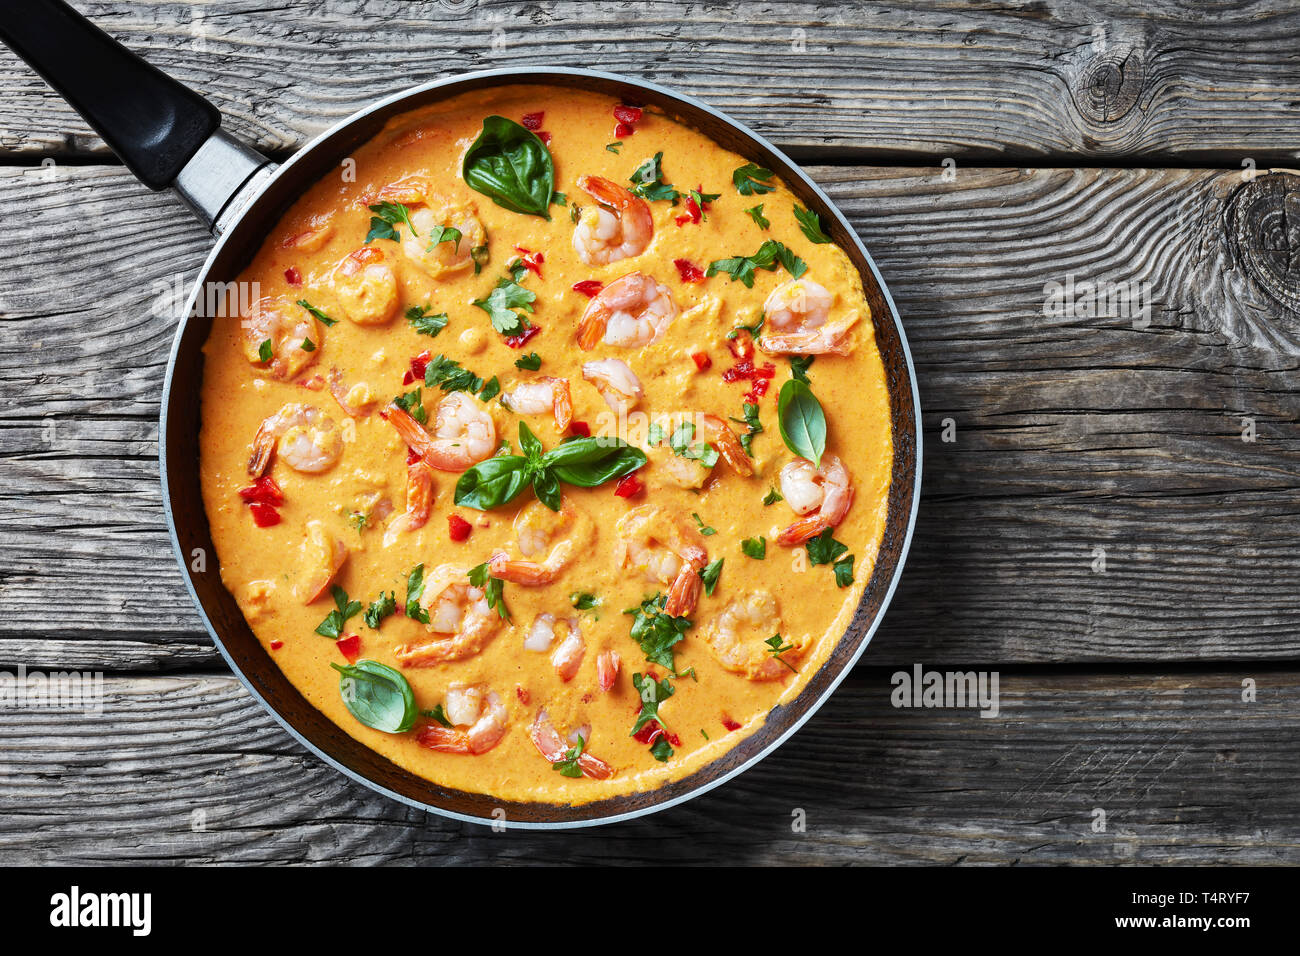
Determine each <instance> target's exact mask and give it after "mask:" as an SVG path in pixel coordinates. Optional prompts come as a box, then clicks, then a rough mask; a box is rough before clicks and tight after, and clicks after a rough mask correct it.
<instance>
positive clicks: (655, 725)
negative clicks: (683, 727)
mask: <svg viewBox="0 0 1300 956" xmlns="http://www.w3.org/2000/svg"><path fill="white" fill-rule="evenodd" d="M660 737H667V738H668V742H669V743H670V744H672V745H673V746H674V747H680V746H681V745H682V741H681V738H680V737H678V736H677V735H676V734H674V733H669V732H668V731H666V730H664V729H663V727H661V726H660V725H659V721H657V720H649V721H646V723H645V726H643V727H642V728H641V729H640V730H638V731H637V732H636V733H635V734H633V735H632V739H633V740H635V741H637V742H638V743H643V744H653V743H654V742H655V741H656V740H658V739H659V738H660Z"/></svg>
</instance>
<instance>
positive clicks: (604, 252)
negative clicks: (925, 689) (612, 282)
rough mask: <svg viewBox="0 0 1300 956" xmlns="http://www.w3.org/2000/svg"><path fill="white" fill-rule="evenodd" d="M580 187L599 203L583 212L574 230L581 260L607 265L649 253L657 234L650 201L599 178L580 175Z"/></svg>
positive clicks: (591, 264) (574, 238) (589, 263)
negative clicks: (647, 251)
mask: <svg viewBox="0 0 1300 956" xmlns="http://www.w3.org/2000/svg"><path fill="white" fill-rule="evenodd" d="M578 188H579V189H581V190H582V191H583V192H585V193H586V194H587V195H588V196H590V197H591V198H592V199H594V200H596V203H597V205H595V206H588V207H587V208H586V209H584V210H583V212H582V216H581V217H580V218H579V220H578V225H577V228H575V229H574V230H573V248H574V249H575V250H576V251H577V253H578V258H580V259H581V260H582V261H583V262H585V263H586V264H587V265H589V266H605V265H609V264H610V263H611V262H618V261H619V260H620V259H627V258H629V257H630V256H639V255H640V254H641V253H643V252H645V251H646V249H647V247H649V245H650V240H651V239H653V238H654V234H655V221H654V216H652V215H651V213H650V204H649V203H648V202H646V201H645V200H644V199H642V198H641V197H640V196H636V195H633V194H632V193H631V192H629V191H628V190H626V189H624V188H623V187H622V186H620V185H619V184H618V183H615V182H611V181H610V180H608V179H604V178H602V177H600V176H579V177H578Z"/></svg>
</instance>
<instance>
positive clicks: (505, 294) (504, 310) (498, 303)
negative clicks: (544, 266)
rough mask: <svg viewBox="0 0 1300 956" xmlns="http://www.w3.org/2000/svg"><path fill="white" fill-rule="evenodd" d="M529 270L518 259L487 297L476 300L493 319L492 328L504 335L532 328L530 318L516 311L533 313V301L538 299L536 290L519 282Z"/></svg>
mask: <svg viewBox="0 0 1300 956" xmlns="http://www.w3.org/2000/svg"><path fill="white" fill-rule="evenodd" d="M527 271H528V270H527V269H526V268H525V266H524V264H523V263H522V262H518V261H516V262H515V264H514V265H512V266H511V267H510V273H509V274H508V275H505V276H502V277H501V278H500V279H498V280H497V284H496V286H494V287H493V289H492V291H491V292H489V293H488V297H487V298H486V299H475V300H474V304H475V305H476V306H478V307H479V308H480V309H482V310H483V311H484V312H486V313H487V314H488V317H489V318H490V319H491V320H492V328H494V329H496V330H497V331H498V332H499V333H501V334H502V335H505V336H511V335H519V334H521V333H522V332H526V331H527V330H528V329H530V328H532V325H531V324H530V323H529V322H528V320H527V319H526V318H524V317H523V315H522V314H520V313H519V312H517V311H515V310H516V309H523V310H524V312H530V313H531V312H532V311H533V303H534V302H536V301H537V293H536V292H533V291H532V290H530V289H525V288H524V287H523V286H521V285H520V284H519V280H520V279H522V278H523V276H524V273H525V272H527Z"/></svg>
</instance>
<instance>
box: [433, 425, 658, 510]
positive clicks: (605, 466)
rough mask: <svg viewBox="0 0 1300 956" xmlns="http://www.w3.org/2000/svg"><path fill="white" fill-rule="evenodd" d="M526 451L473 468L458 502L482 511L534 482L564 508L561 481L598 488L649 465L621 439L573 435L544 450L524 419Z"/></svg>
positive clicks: (459, 486) (547, 501)
mask: <svg viewBox="0 0 1300 956" xmlns="http://www.w3.org/2000/svg"><path fill="white" fill-rule="evenodd" d="M519 447H520V450H521V451H522V452H523V454H522V455H494V456H493V457H491V458H487V459H484V460H483V461H481V462H479V463H478V464H477V465H474V466H473V467H472V468H470V469H468V470H467V471H466V472H465V473H464V474H462V475H461V476H460V479H459V480H458V481H457V482H456V493H455V498H454V500H455V503H456V504H458V505H463V506H465V507H467V508H475V509H477V510H479V511H487V510H489V509H492V508H499V507H500V506H502V505H504V504H508V503H509V502H511V501H513V500H514V499H515V498H517V497H518V496H519V495H520V493H522V492H523V490H524V489H525V488H527V487H529V486H530V485H531V486H532V489H533V493H534V494H536V495H537V499H538V500H539V501H540V502H541V503H542V504H544V505H546V507H548V508H550V509H551V510H552V511H559V510H560V497H561V496H560V483H561V482H563V483H565V484H569V485H576V486H578V487H579V488H594V487H596V486H597V485H603V484H604V483H605V482H607V481H612V480H613V479H615V478H621V477H623V476H624V475H626V474H628V473H629V472H632V471H635V470H636V469H638V468H640V467H641V466H642V465H644V464H645V463H646V457H645V453H644V452H643V451H641V449H639V448H635V447H633V446H632V445H629V444H628V443H627V442H625V441H623V440H622V439H618V438H594V437H593V438H574V439H570V440H569V441H565V442H561V443H560V444H559V445H556V446H555V447H554V448H552V449H551V450H550V451H545V450H544V449H543V447H542V443H541V441H540V440H539V439H538V438H537V436H536V435H534V434H533V433H532V431H531V430H530V429H529V427H528V426H527V425H526V424H525V423H524V422H520V423H519Z"/></svg>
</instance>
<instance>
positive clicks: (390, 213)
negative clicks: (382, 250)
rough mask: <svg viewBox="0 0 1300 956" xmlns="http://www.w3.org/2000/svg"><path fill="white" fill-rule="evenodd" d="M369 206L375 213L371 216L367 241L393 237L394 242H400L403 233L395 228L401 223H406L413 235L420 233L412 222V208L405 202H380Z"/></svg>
mask: <svg viewBox="0 0 1300 956" xmlns="http://www.w3.org/2000/svg"><path fill="white" fill-rule="evenodd" d="M369 208H370V211H371V212H373V213H374V215H373V216H371V217H370V231H369V232H368V233H366V242H367V243H369V242H371V241H373V240H375V239H391V240H393V242H400V241H401V240H402V234H401V233H399V232H398V231H397V230H396V229H395V228H393V227H394V226H396V225H398V224H399V223H406V225H407V228H409V229H410V230H411V235H413V236H418V235H419V233H418V232H416V231H415V225H414V224H413V223H412V222H411V210H410V209H408V208H406V206H405V205H404V204H403V203H400V202H380V203H375V205H373V206H371V207H369Z"/></svg>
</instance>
